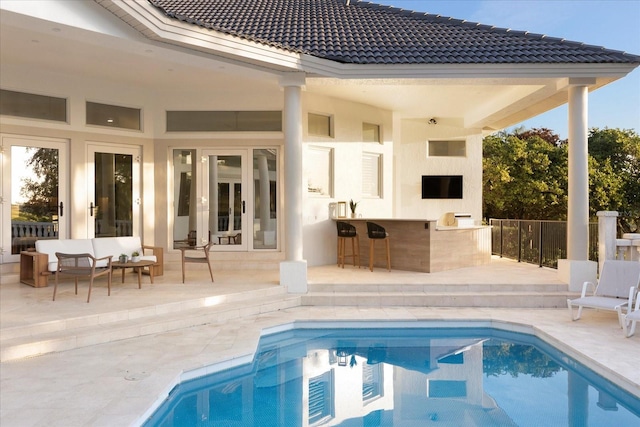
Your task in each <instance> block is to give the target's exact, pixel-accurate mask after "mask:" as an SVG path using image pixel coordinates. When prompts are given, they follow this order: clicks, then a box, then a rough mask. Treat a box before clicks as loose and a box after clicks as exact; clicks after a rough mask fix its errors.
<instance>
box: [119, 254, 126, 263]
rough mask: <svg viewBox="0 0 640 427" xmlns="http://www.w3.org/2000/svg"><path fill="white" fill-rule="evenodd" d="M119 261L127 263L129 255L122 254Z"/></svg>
mask: <svg viewBox="0 0 640 427" xmlns="http://www.w3.org/2000/svg"><path fill="white" fill-rule="evenodd" d="M118 261H120V262H121V263H122V264H126V262H127V256H126V255H120V258H118Z"/></svg>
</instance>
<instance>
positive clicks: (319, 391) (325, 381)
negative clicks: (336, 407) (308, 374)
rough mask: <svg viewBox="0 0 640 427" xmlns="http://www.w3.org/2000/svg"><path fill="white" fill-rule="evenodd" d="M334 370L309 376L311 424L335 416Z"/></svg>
mask: <svg viewBox="0 0 640 427" xmlns="http://www.w3.org/2000/svg"><path fill="white" fill-rule="evenodd" d="M333 394H334V393H333V370H331V371H327V372H325V373H324V374H321V375H318V376H317V377H313V378H309V425H313V424H319V423H320V422H321V421H326V420H327V419H328V418H332V417H333Z"/></svg>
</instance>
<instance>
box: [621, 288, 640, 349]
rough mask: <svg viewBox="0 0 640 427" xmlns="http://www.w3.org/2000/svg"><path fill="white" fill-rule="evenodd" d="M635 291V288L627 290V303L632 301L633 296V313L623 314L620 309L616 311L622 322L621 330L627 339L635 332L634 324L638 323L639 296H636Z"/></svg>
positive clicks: (639, 313) (639, 318)
mask: <svg viewBox="0 0 640 427" xmlns="http://www.w3.org/2000/svg"><path fill="white" fill-rule="evenodd" d="M636 290H637V289H636V288H632V289H630V290H629V301H633V298H634V296H635V298H636V304H635V307H634V308H633V311H629V312H628V313H627V314H623V313H622V308H618V309H617V311H618V317H619V318H620V319H621V322H622V330H623V331H624V335H625V336H626V337H627V338H629V337H630V336H631V335H633V334H634V333H635V332H636V323H638V322H640V295H636ZM629 304H631V303H629ZM629 309H631V307H629Z"/></svg>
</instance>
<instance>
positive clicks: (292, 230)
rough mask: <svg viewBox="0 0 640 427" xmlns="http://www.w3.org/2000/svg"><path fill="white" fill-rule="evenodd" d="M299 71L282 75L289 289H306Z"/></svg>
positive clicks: (284, 272) (283, 278) (285, 280)
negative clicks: (303, 249)
mask: <svg viewBox="0 0 640 427" xmlns="http://www.w3.org/2000/svg"><path fill="white" fill-rule="evenodd" d="M304 82H305V77H304V74H303V73H289V74H287V75H284V76H283V77H282V79H281V82H280V84H281V85H282V86H283V87H284V204H285V207H284V210H285V212H284V224H285V226H284V243H285V258H286V261H284V262H282V263H281V264H280V284H281V285H283V286H285V287H287V289H288V290H289V292H294V293H305V292H307V262H306V261H305V260H304V259H303V254H302V248H303V246H302V240H303V236H302V190H303V185H302V86H304Z"/></svg>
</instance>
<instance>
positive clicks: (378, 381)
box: [362, 362, 383, 404]
mask: <svg viewBox="0 0 640 427" xmlns="http://www.w3.org/2000/svg"><path fill="white" fill-rule="evenodd" d="M382 366H383V365H382V363H376V364H371V365H370V364H369V363H366V362H365V363H363V364H362V401H363V402H364V403H365V404H366V403H369V402H371V401H373V400H375V399H377V398H378V397H380V396H382V391H383V387H382V378H383V376H382V372H383V371H382Z"/></svg>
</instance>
